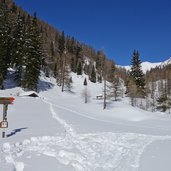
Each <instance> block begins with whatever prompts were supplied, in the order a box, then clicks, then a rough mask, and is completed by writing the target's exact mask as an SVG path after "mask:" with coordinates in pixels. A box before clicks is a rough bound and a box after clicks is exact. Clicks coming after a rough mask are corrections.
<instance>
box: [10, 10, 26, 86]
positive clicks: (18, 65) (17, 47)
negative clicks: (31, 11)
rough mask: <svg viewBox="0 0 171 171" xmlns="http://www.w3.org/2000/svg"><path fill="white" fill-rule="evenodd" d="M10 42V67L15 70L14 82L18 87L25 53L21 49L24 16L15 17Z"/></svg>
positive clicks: (23, 40) (23, 36) (22, 45)
mask: <svg viewBox="0 0 171 171" xmlns="http://www.w3.org/2000/svg"><path fill="white" fill-rule="evenodd" d="M12 42H13V45H12V53H11V56H12V58H11V65H12V67H13V68H14V69H15V70H16V78H15V80H16V83H17V85H18V86H20V85H21V79H22V66H23V56H24V53H25V51H24V48H23V47H24V43H25V23H24V16H22V15H21V14H20V13H18V15H17V19H16V24H15V28H14V31H13V41H12Z"/></svg>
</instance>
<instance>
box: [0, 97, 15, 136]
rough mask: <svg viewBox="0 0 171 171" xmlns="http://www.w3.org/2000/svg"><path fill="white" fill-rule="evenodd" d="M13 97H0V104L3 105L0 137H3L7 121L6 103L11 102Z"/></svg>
mask: <svg viewBox="0 0 171 171" xmlns="http://www.w3.org/2000/svg"><path fill="white" fill-rule="evenodd" d="M14 100H15V98H14V97H0V104H2V105H3V118H2V121H1V122H0V128H3V129H4V130H3V132H2V138H5V128H8V121H7V110H8V105H9V104H13V102H14Z"/></svg>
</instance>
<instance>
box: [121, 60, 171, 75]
mask: <svg viewBox="0 0 171 171" xmlns="http://www.w3.org/2000/svg"><path fill="white" fill-rule="evenodd" d="M169 64H171V57H170V58H169V59H167V60H166V61H164V62H154V63H153V62H148V61H146V62H142V63H141V66H142V70H143V72H144V73H146V72H147V71H149V70H151V69H152V68H155V67H157V66H161V67H162V66H166V65H169ZM121 67H122V68H125V69H126V70H130V68H131V65H127V66H121Z"/></svg>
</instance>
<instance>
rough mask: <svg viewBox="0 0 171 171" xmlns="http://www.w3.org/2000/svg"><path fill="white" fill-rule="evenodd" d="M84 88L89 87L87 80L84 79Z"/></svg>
mask: <svg viewBox="0 0 171 171" xmlns="http://www.w3.org/2000/svg"><path fill="white" fill-rule="evenodd" d="M84 86H87V79H86V78H85V79H84Z"/></svg>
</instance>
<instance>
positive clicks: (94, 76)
mask: <svg viewBox="0 0 171 171" xmlns="http://www.w3.org/2000/svg"><path fill="white" fill-rule="evenodd" d="M90 81H91V82H93V83H96V71H95V67H94V65H93V67H92V71H91V75H90Z"/></svg>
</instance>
